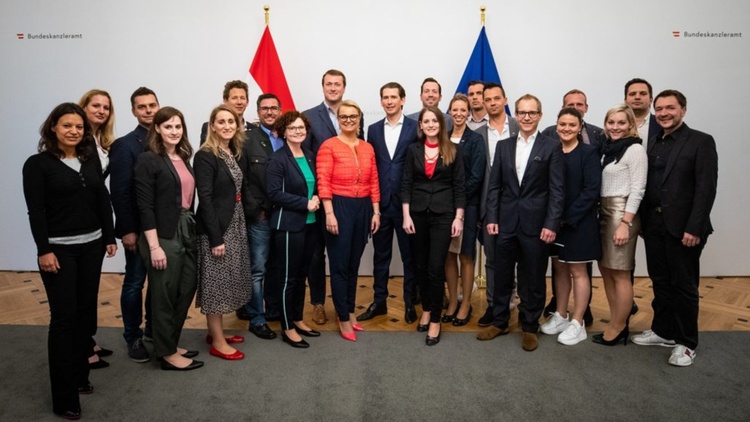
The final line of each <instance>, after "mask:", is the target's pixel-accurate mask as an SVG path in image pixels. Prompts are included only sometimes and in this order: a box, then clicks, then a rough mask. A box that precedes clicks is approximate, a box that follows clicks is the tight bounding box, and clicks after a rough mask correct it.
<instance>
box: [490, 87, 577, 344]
mask: <svg viewBox="0 0 750 422" xmlns="http://www.w3.org/2000/svg"><path fill="white" fill-rule="evenodd" d="M515 109H516V120H517V121H518V127H519V132H518V135H517V136H514V137H511V138H509V139H506V140H503V141H500V142H498V144H497V148H496V149H495V157H494V159H493V163H492V171H491V173H490V182H489V189H488V192H487V218H486V221H485V223H486V228H487V233H488V234H490V235H496V236H497V239H496V242H495V277H494V280H491V281H492V282H494V283H495V285H494V289H493V301H492V302H493V316H494V319H493V322H492V325H490V326H489V327H487V328H485V329H484V330H483V331H480V332H479V333H478V334H477V339H479V340H492V339H493V338H495V337H497V336H500V335H505V334H508V332H509V328H508V321H509V320H510V306H509V302H510V297H511V294H513V284H514V278H515V277H514V276H515V273H516V269H517V270H518V296H519V297H520V298H521V303H520V304H519V305H518V311H519V312H518V321H519V323H520V325H521V329H522V330H523V339H522V342H521V347H522V348H523V350H525V351H527V352H531V351H534V350H536V348H537V346H538V341H537V334H536V333H537V331H538V330H539V317H540V316H541V315H542V310H543V309H544V299H545V298H544V296H545V294H546V291H547V285H546V277H545V276H546V273H547V263H548V261H549V245H550V244H551V243H552V242H554V241H555V237H556V234H557V231H558V230H559V227H560V218H561V216H562V210H563V201H564V177H565V176H564V164H563V155H562V148H561V146H560V142H558V141H555V140H554V139H551V138H549V137H547V136H544V135H542V134H540V133H539V132H538V130H537V129H538V126H539V121H540V120H541V118H542V103H541V102H540V101H539V99H538V98H537V97H535V96H533V95H531V94H526V95H524V96H522V97H521V98H519V99H518V100H517V101H516V104H515Z"/></svg>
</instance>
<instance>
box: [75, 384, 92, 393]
mask: <svg viewBox="0 0 750 422" xmlns="http://www.w3.org/2000/svg"><path fill="white" fill-rule="evenodd" d="M93 392H94V385H93V384H91V383H88V384H86V385H84V386H81V387H78V394H91V393H93Z"/></svg>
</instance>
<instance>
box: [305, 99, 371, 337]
mask: <svg viewBox="0 0 750 422" xmlns="http://www.w3.org/2000/svg"><path fill="white" fill-rule="evenodd" d="M337 119H338V121H339V126H340V127H341V134H340V135H339V136H335V137H333V138H330V139H328V140H327V141H325V142H323V144H322V145H321V146H320V149H319V150H318V156H317V164H316V166H317V171H318V174H317V177H318V195H319V196H320V200H321V201H322V202H323V208H324V210H325V223H326V233H325V243H326V247H327V248H328V263H329V269H330V274H331V296H332V298H333V305H334V307H335V308H336V315H338V319H339V330H341V337H342V338H344V339H345V340H349V341H357V336H356V334H355V333H354V331H355V330H356V331H362V330H363V328H362V326H361V325H359V324H357V323H353V322H352V321H353V320H354V319H355V316H354V304H355V303H356V299H357V276H358V271H359V262H360V260H361V259H362V253H363V252H364V251H365V245H367V236H368V235H369V233H375V232H376V231H377V230H378V228H379V227H380V184H379V182H378V168H377V166H376V165H375V150H374V149H373V148H372V145H370V144H368V143H367V142H365V141H363V140H361V139H358V138H357V133H358V132H359V122H360V121H361V120H362V110H361V109H360V108H359V106H358V105H357V103H355V102H354V101H351V100H344V101H342V102H341V105H339V109H338V114H337Z"/></svg>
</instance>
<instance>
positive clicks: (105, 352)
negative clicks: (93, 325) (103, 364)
mask: <svg viewBox="0 0 750 422" xmlns="http://www.w3.org/2000/svg"><path fill="white" fill-rule="evenodd" d="M94 353H96V355H97V356H99V357H100V358H103V357H107V356H111V355H112V353H114V352H113V351H111V350H109V349H105V348H103V347H101V346H100V347H99V350H95V351H94Z"/></svg>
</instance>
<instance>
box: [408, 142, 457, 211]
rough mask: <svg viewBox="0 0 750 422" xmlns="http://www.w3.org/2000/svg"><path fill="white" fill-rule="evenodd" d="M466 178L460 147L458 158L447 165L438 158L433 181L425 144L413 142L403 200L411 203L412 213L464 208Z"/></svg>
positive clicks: (410, 209) (409, 149)
mask: <svg viewBox="0 0 750 422" xmlns="http://www.w3.org/2000/svg"><path fill="white" fill-rule="evenodd" d="M464 179H465V178H464V166H463V157H462V156H461V151H459V150H458V148H456V157H455V159H454V160H453V162H452V163H451V164H449V165H447V166H446V165H445V164H444V163H443V158H442V157H438V161H437V164H436V165H435V172H434V173H433V175H432V178H431V179H430V178H428V177H427V175H426V174H425V166H424V143H423V142H416V143H413V144H411V145H409V148H408V149H407V150H406V159H405V160H404V176H403V180H402V181H401V201H403V202H402V203H404V204H406V203H408V204H409V211H410V212H421V211H428V210H429V211H431V212H434V213H438V214H441V213H448V212H453V211H455V209H456V208H465V207H466V196H465V190H464V184H465V180H464Z"/></svg>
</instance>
